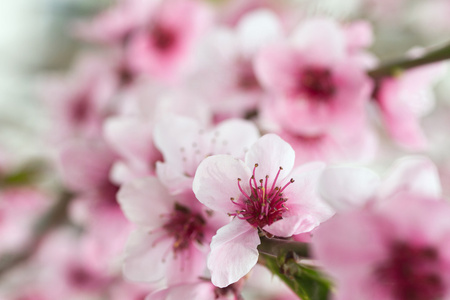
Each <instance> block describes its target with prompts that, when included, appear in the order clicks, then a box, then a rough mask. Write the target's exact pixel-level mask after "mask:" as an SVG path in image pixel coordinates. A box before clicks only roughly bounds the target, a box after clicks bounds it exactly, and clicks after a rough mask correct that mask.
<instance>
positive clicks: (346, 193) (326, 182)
mask: <svg viewBox="0 0 450 300" xmlns="http://www.w3.org/2000/svg"><path fill="white" fill-rule="evenodd" d="M379 184H380V178H379V176H378V175H377V174H376V173H374V172H372V171H371V170H369V169H365V168H357V167H334V168H329V169H326V170H325V171H323V173H322V176H321V178H320V181H319V193H320V195H321V196H322V198H323V200H325V201H326V202H327V203H328V204H330V205H331V206H332V207H333V208H334V209H335V210H336V211H345V210H349V209H352V208H358V207H361V206H363V205H364V204H365V203H366V202H367V201H369V200H370V199H371V198H372V197H374V195H375V191H376V189H377V188H378V186H379Z"/></svg>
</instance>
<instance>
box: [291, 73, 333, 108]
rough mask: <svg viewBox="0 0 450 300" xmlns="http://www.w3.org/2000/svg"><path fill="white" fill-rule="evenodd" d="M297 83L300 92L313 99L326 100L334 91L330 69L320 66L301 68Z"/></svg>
mask: <svg viewBox="0 0 450 300" xmlns="http://www.w3.org/2000/svg"><path fill="white" fill-rule="evenodd" d="M298 85H299V86H298V90H299V92H300V93H301V94H305V95H306V96H307V97H308V98H309V99H315V100H328V99H330V98H331V97H332V96H333V95H334V93H335V91H336V87H335V84H334V82H333V77H332V76H331V72H330V70H328V69H325V68H320V67H309V68H306V69H305V70H303V72H302V74H301V75H300V81H299V83H298Z"/></svg>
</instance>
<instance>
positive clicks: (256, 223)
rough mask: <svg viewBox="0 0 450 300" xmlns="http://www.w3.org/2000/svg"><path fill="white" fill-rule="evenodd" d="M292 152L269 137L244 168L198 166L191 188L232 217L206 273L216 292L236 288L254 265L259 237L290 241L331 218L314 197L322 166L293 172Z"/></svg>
mask: <svg viewBox="0 0 450 300" xmlns="http://www.w3.org/2000/svg"><path fill="white" fill-rule="evenodd" d="M294 160H295V153H294V150H293V149H292V148H291V146H289V144H287V143H286V142H284V141H283V140H282V139H281V138H279V137H278V136H276V135H274V134H268V135H265V136H263V137H262V138H260V139H259V140H258V141H257V142H256V143H255V144H253V146H252V147H251V148H250V150H249V151H248V152H247V153H246V155H245V162H243V161H241V160H238V159H236V158H234V157H232V156H230V155H216V156H211V157H208V158H206V159H205V160H203V162H202V163H200V165H199V167H198V169H197V172H196V175H195V178H194V182H193V190H194V193H195V195H196V197H197V199H198V200H199V201H200V202H202V203H203V204H205V205H206V206H207V207H209V208H211V209H212V210H214V211H218V212H222V213H227V214H228V215H230V216H234V219H233V221H231V223H229V224H228V225H226V226H224V227H222V228H220V229H219V230H218V231H217V234H216V235H215V236H214V237H213V239H212V242H211V253H210V255H209V257H208V268H209V269H210V271H211V280H212V282H213V284H214V285H216V286H218V287H225V286H227V285H229V284H231V283H233V282H236V281H237V280H239V279H240V278H241V277H243V276H244V275H245V274H247V273H248V272H249V271H250V269H251V268H252V267H253V266H254V265H255V264H256V262H257V260H258V250H257V246H258V245H259V244H260V239H259V232H262V233H265V234H266V235H269V236H271V235H276V236H281V237H290V236H292V235H294V234H299V233H302V232H308V231H310V230H312V229H313V228H314V227H316V226H317V225H318V224H319V223H320V222H321V221H323V220H324V219H326V218H327V217H328V216H329V215H330V213H331V212H330V210H329V209H328V207H326V206H324V205H323V204H322V203H321V202H320V200H319V198H318V197H317V196H316V194H315V187H316V181H317V179H318V177H319V175H320V173H321V171H322V169H323V168H324V164H323V163H319V162H317V163H310V164H306V165H303V166H301V167H299V168H297V169H295V170H292V168H293V166H294Z"/></svg>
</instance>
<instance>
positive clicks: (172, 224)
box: [163, 203, 206, 253]
mask: <svg viewBox="0 0 450 300" xmlns="http://www.w3.org/2000/svg"><path fill="white" fill-rule="evenodd" d="M205 223H206V222H205V220H204V219H203V217H202V216H201V215H199V214H194V213H192V212H191V210H190V209H189V208H187V207H185V206H182V205H180V204H178V203H177V204H175V209H174V211H173V212H172V213H171V214H170V215H169V220H168V221H167V223H165V224H164V225H163V228H164V229H165V230H166V232H167V233H168V234H169V236H172V237H174V238H175V243H174V244H173V250H174V252H175V253H177V252H178V251H180V250H185V249H186V248H188V247H189V246H190V245H191V243H192V242H197V243H199V244H202V243H203V238H204V228H205Z"/></svg>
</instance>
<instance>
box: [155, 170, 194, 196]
mask: <svg viewBox="0 0 450 300" xmlns="http://www.w3.org/2000/svg"><path fill="white" fill-rule="evenodd" d="M156 174H157V176H158V178H159V179H160V180H161V182H162V183H163V184H164V185H165V186H166V187H167V189H168V190H169V192H170V193H171V194H172V195H174V194H179V193H181V192H183V191H186V190H190V189H191V188H192V180H193V178H192V177H188V176H186V175H184V174H183V170H182V169H181V170H180V169H179V166H177V165H174V164H171V163H162V162H157V163H156Z"/></svg>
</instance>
